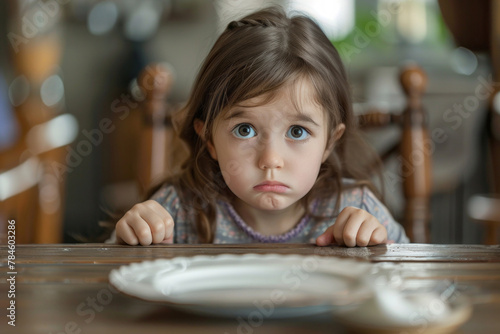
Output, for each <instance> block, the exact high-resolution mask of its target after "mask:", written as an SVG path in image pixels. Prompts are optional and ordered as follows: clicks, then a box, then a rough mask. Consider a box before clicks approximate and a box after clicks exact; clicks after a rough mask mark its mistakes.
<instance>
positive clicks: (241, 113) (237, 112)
mask: <svg viewBox="0 0 500 334" xmlns="http://www.w3.org/2000/svg"><path fill="white" fill-rule="evenodd" d="M247 113H248V112H246V111H245V110H241V109H236V110H234V111H230V112H228V114H227V115H226V117H224V120H225V121H226V120H228V119H231V118H237V117H243V116H244V115H245V114H247Z"/></svg>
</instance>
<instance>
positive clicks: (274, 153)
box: [258, 144, 283, 169]
mask: <svg viewBox="0 0 500 334" xmlns="http://www.w3.org/2000/svg"><path fill="white" fill-rule="evenodd" d="M258 164H259V168H260V169H276V168H282V167H283V157H282V155H281V154H280V152H279V150H278V149H277V148H275V147H273V145H270V144H268V145H266V146H265V147H264V148H263V150H262V151H261V154H260V157H259V161H258Z"/></svg>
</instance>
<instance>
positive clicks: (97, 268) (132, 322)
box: [0, 244, 500, 334]
mask: <svg viewBox="0 0 500 334" xmlns="http://www.w3.org/2000/svg"><path fill="white" fill-rule="evenodd" d="M7 250H8V249H7V247H6V246H0V252H1V254H7ZM224 253H229V254H246V253H258V254H265V253H266V254H267V253H274V254H302V255H311V256H312V255H320V256H332V257H346V258H353V259H358V260H359V261H364V262H367V263H371V265H373V266H374V267H377V266H383V267H391V268H393V270H394V271H395V272H398V273H399V274H400V276H401V278H402V279H403V280H404V282H405V284H408V286H411V287H412V288H415V289H418V288H419V287H421V288H422V289H425V288H426V287H429V286H432V285H434V284H438V283H439V282H441V283H443V282H444V283H449V284H452V283H453V284H454V285H455V287H456V289H457V292H458V293H460V294H462V295H465V297H467V298H469V300H470V301H471V302H472V303H473V307H474V310H473V314H472V317H471V318H470V319H469V320H468V321H467V322H466V323H465V324H464V325H463V326H462V327H461V328H460V330H459V332H460V333H463V334H466V333H495V332H496V331H497V330H498V326H500V320H499V319H498V314H500V248H499V246H482V245H430V244H406V245H403V244H393V245H379V246H375V247H368V248H364V247H362V248H350V249H348V248H343V247H316V246H314V245H309V244H273V245H269V244H250V245H211V244H210V245H168V246H167V245H162V246H148V247H130V246H118V245H108V244H76V245H74V244H60V245H17V247H16V252H15V255H16V259H15V261H14V262H15V268H14V269H7V256H6V255H5V256H3V257H2V259H1V263H2V266H3V267H4V268H5V271H6V272H7V271H8V272H10V271H14V272H15V273H16V274H7V275H8V276H7V277H8V278H10V276H14V277H15V290H16V297H15V306H16V327H15V328H12V327H11V326H9V325H7V321H8V319H7V318H6V317H5V314H6V311H5V310H6V308H7V307H8V306H9V303H10V300H12V299H9V297H8V291H9V288H10V285H9V284H0V307H1V308H2V310H4V311H3V314H4V319H3V320H2V321H1V322H0V331H1V332H2V333H11V332H12V333H38V332H43V333H79V332H80V330H81V333H108V334H113V333H137V332H140V333H145V334H147V333H158V332H160V331H161V332H168V333H218V334H220V333H237V332H238V326H239V325H240V322H238V320H237V319H217V318H209V317H202V316H196V315H192V314H187V313H186V314H185V313H181V312H180V311H175V310H173V309H171V308H169V307H167V306H165V305H162V304H157V303H152V302H148V301H142V300H138V299H135V298H132V297H129V296H126V295H123V294H121V293H119V292H117V291H116V290H115V289H114V288H113V287H111V286H110V285H109V281H108V275H109V273H110V271H111V270H112V269H115V268H118V267H119V266H121V265H126V264H129V263H131V262H139V261H145V260H153V259H157V258H173V257H179V256H195V255H217V254H224ZM4 283H5V282H4ZM251 329H253V330H254V331H253V333H290V332H292V333H308V334H310V333H346V332H347V331H346V330H345V328H343V327H342V326H341V325H340V324H338V323H337V322H336V321H335V320H333V319H332V318H331V317H330V316H329V315H325V316H321V317H319V316H309V317H307V316H306V317H296V318H293V319H285V320H274V319H273V320H268V319H265V320H264V321H263V322H262V323H261V324H259V327H258V328H251ZM241 330H242V329H241V328H240V331H241ZM423 333H425V331H423Z"/></svg>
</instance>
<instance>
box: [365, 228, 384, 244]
mask: <svg viewBox="0 0 500 334" xmlns="http://www.w3.org/2000/svg"><path fill="white" fill-rule="evenodd" d="M386 242H387V229H386V228H385V227H384V226H383V225H380V226H378V227H377V228H376V229H375V230H374V231H373V233H372V236H371V238H370V243H369V244H368V246H374V245H380V244H385V243H386Z"/></svg>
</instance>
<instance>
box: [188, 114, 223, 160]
mask: <svg viewBox="0 0 500 334" xmlns="http://www.w3.org/2000/svg"><path fill="white" fill-rule="evenodd" d="M193 127H194V131H195V132H196V134H197V135H198V137H200V139H201V140H203V141H204V142H205V143H206V144H207V149H208V153H210V156H211V157H212V158H213V159H214V160H217V152H216V151H215V146H214V144H213V143H212V141H211V140H208V141H205V133H204V132H203V129H204V128H205V122H203V121H202V120H201V119H198V118H196V119H195V120H194V123H193Z"/></svg>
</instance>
